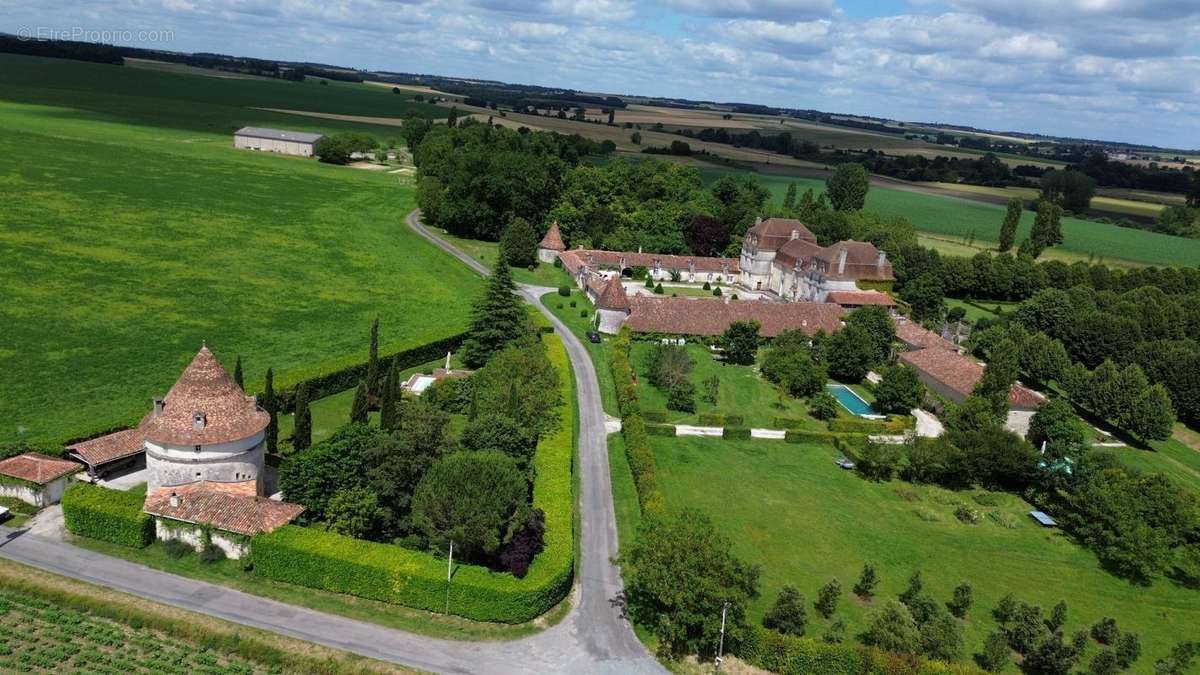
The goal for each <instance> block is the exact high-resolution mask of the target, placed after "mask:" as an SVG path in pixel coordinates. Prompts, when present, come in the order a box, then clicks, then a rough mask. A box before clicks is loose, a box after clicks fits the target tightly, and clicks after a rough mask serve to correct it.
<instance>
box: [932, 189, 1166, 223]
mask: <svg viewBox="0 0 1200 675" xmlns="http://www.w3.org/2000/svg"><path fill="white" fill-rule="evenodd" d="M922 185H929V186H932V187H938V188H941V189H943V190H949V191H951V192H963V193H966V194H976V195H988V196H991V197H996V198H997V199H1010V198H1012V197H1020V198H1021V199H1023V200H1026V201H1032V200H1035V199H1037V198H1038V194H1039V192H1038V190H1037V189H1035V188H1030V187H987V186H985V185H967V184H966V183H922ZM1165 208H1166V204H1161V203H1157V202H1151V201H1142V200H1135V199H1125V198H1123V197H1116V196H1111V195H1103V194H1098V195H1096V196H1095V197H1093V198H1092V210H1093V211H1102V212H1104V213H1106V214H1111V215H1114V216H1135V217H1138V218H1150V219H1153V218H1157V217H1158V215H1159V214H1160V213H1162V211H1163V209H1165Z"/></svg>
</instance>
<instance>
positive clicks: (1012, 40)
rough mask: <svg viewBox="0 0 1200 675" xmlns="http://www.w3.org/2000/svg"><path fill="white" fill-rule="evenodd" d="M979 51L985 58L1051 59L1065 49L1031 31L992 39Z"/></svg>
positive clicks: (1010, 59)
mask: <svg viewBox="0 0 1200 675" xmlns="http://www.w3.org/2000/svg"><path fill="white" fill-rule="evenodd" d="M979 53H980V54H981V55H982V56H984V57H987V58H995V59H1001V60H1005V61H1052V60H1054V59H1058V58H1060V57H1062V56H1063V55H1064V54H1065V53H1066V51H1065V50H1064V49H1063V48H1062V47H1061V46H1059V44H1058V43H1057V42H1055V41H1054V40H1053V39H1051V38H1047V37H1043V36H1040V35H1033V34H1032V33H1020V34H1018V35H1010V36H1009V37H1005V38H1000V39H997V40H992V41H991V42H989V43H987V44H986V45H984V46H983V49H981V50H980V51H979Z"/></svg>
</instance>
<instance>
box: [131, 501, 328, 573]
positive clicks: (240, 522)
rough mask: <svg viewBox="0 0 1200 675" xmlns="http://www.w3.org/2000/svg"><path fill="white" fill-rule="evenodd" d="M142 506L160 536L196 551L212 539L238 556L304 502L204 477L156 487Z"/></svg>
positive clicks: (289, 519) (301, 509) (300, 509)
mask: <svg viewBox="0 0 1200 675" xmlns="http://www.w3.org/2000/svg"><path fill="white" fill-rule="evenodd" d="M142 510H143V511H145V512H146V513H148V514H150V515H152V516H154V529H155V536H157V537H158V539H159V540H161V541H169V540H171V539H176V540H179V541H182V542H184V543H185V544H187V545H188V546H191V547H192V548H194V549H195V550H196V551H200V550H201V549H202V548H203V547H204V546H205V545H206V544H207V543H209V542H211V543H212V544H213V545H214V546H216V547H217V548H219V549H221V551H223V552H224V553H225V556H226V557H228V558H233V559H234V560H237V559H239V558H241V557H243V556H245V555H246V553H247V552H249V545H250V540H251V539H252V538H253V537H255V536H256V535H259V534H263V533H265V532H272V531H274V530H276V529H278V528H280V527H283V526H284V525H287V524H288V523H290V522H292V521H293V520H295V519H296V517H297V516H299V515H300V514H301V513H303V512H304V507H303V506H301V505H299V504H289V503H287V502H280V501H275V500H273V499H268V498H266V497H259V496H257V495H253V494H238V493H236V492H230V491H229V490H228V489H227V486H225V485H210V484H208V483H204V482H202V483H198V484H192V485H180V486H177V487H166V488H161V489H159V490H156V491H155V492H152V493H150V494H148V495H146V501H145V503H144V504H143V507H142ZM206 539H207V541H206Z"/></svg>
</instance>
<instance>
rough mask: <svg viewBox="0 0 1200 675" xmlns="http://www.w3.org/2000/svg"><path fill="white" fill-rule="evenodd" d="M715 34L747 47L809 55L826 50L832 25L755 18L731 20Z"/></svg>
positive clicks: (823, 21)
mask: <svg viewBox="0 0 1200 675" xmlns="http://www.w3.org/2000/svg"><path fill="white" fill-rule="evenodd" d="M715 33H716V34H718V35H725V36H727V37H729V38H731V39H732V40H734V41H735V42H738V43H741V44H742V45H745V46H747V47H750V48H756V49H765V50H771V51H775V50H779V51H783V52H787V53H798V54H813V53H817V52H823V51H825V50H827V49H828V48H829V47H830V42H829V39H830V37H831V35H832V23H831V22H830V21H828V20H819V21H803V22H796V23H791V24H782V23H775V22H774V21H762V20H758V19H734V20H731V21H726V22H724V23H722V24H720V25H719V27H718V28H717V29H716V30H715Z"/></svg>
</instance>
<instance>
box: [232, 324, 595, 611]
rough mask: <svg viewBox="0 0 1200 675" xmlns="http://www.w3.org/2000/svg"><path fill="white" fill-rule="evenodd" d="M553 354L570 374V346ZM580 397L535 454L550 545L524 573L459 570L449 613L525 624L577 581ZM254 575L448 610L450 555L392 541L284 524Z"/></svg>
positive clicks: (539, 503)
mask: <svg viewBox="0 0 1200 675" xmlns="http://www.w3.org/2000/svg"><path fill="white" fill-rule="evenodd" d="M543 340H544V342H545V344H546V348H547V349H546V352H547V356H548V358H549V359H550V362H551V363H552V364H554V367H555V368H556V369H558V370H559V372H560V373H564V376H563V377H562V378H561V379H562V384H561V386H563V387H567V386H568V385H567V383H568V382H570V377H568V376H566V375H565V372H566V369H567V368H569V364H568V363H567V355H566V348H565V347H564V346H563V345H562V343H561V342H560V341H558V340H555V339H554V338H553V337H545V338H543ZM574 400H575V399H574V396H571V395H570V392H569V391H564V394H563V396H562V402H561V403H560V406H561V408H560V411H561V417H562V422H561V424H559V425H558V427H557V428H556V429H554V430H552V431H550V432H547V433H545V434H543V435H542V438H541V440H540V442H539V443H538V447H537V451H536V452H535V453H534V459H533V466H534V476H535V479H534V483H533V506H534V508H537V509H541V510H542V511H543V513H544V514H545V520H546V529H545V540H544V549H543V550H542V552H541V553H540V554H538V555H537V556H536V557H534V559H533V563H532V564H531V565H530V566H529V572H528V574H526V576H525V578H523V579H518V578H516V577H514V576H512V575H510V574H501V573H496V572H493V571H491V570H489V569H487V568H484V567H480V566H475V565H462V566H459V567H457V569H456V572H455V575H454V580H453V583H452V584H451V585H450V593H449V600H450V605H449V606H450V613H451V614H456V615H458V616H463V617H466V618H469V619H473V620H476V621H495V622H501V623H520V622H523V621H528V620H530V619H533V618H535V617H537V616H538V615H540V614H542V613H544V612H546V611H547V610H549V609H550V608H551V607H553V606H554V605H556V604H557V603H558V602H559V601H560V600H562V598H563V597H564V596H565V595H566V594H567V592H568V591H569V590H570V588H571V583H572V580H573V578H574V551H575V545H574V529H573V525H572V523H573V521H574V508H573V506H574V503H575V499H574V492H573V486H574V479H573V477H572V474H571V458H572V456H573V455H574V429H575V423H574V415H575V406H574V404H573V402H574ZM251 554H252V562H253V564H254V573H255V574H259V575H262V576H263V577H265V578H268V579H274V580H276V581H283V582H287V583H292V584H297V585H300V586H307V587H310V588H319V589H322V590H328V591H332V592H335V593H346V594H349V595H355V596H358V597H363V598H369V599H373V600H382V601H384V602H391V603H395V604H400V605H405V606H408V607H416V608H419V609H425V610H429V611H435V612H442V611H444V610H445V607H446V598H447V596H446V560H445V558H443V557H435V556H432V555H429V554H428V553H424V552H420V551H412V550H408V549H404V548H401V547H399V546H395V545H391V544H377V543H374V542H368V541H362V540H358V539H352V538H350V537H345V536H342V535H338V534H335V533H331V532H324V531H321V530H316V529H312V528H305V527H299V526H296V525H285V526H283V527H281V528H279V529H277V530H275V531H274V532H271V533H269V534H264V535H259V536H258V537H256V538H255V539H254V545H253V547H252V548H251Z"/></svg>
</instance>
